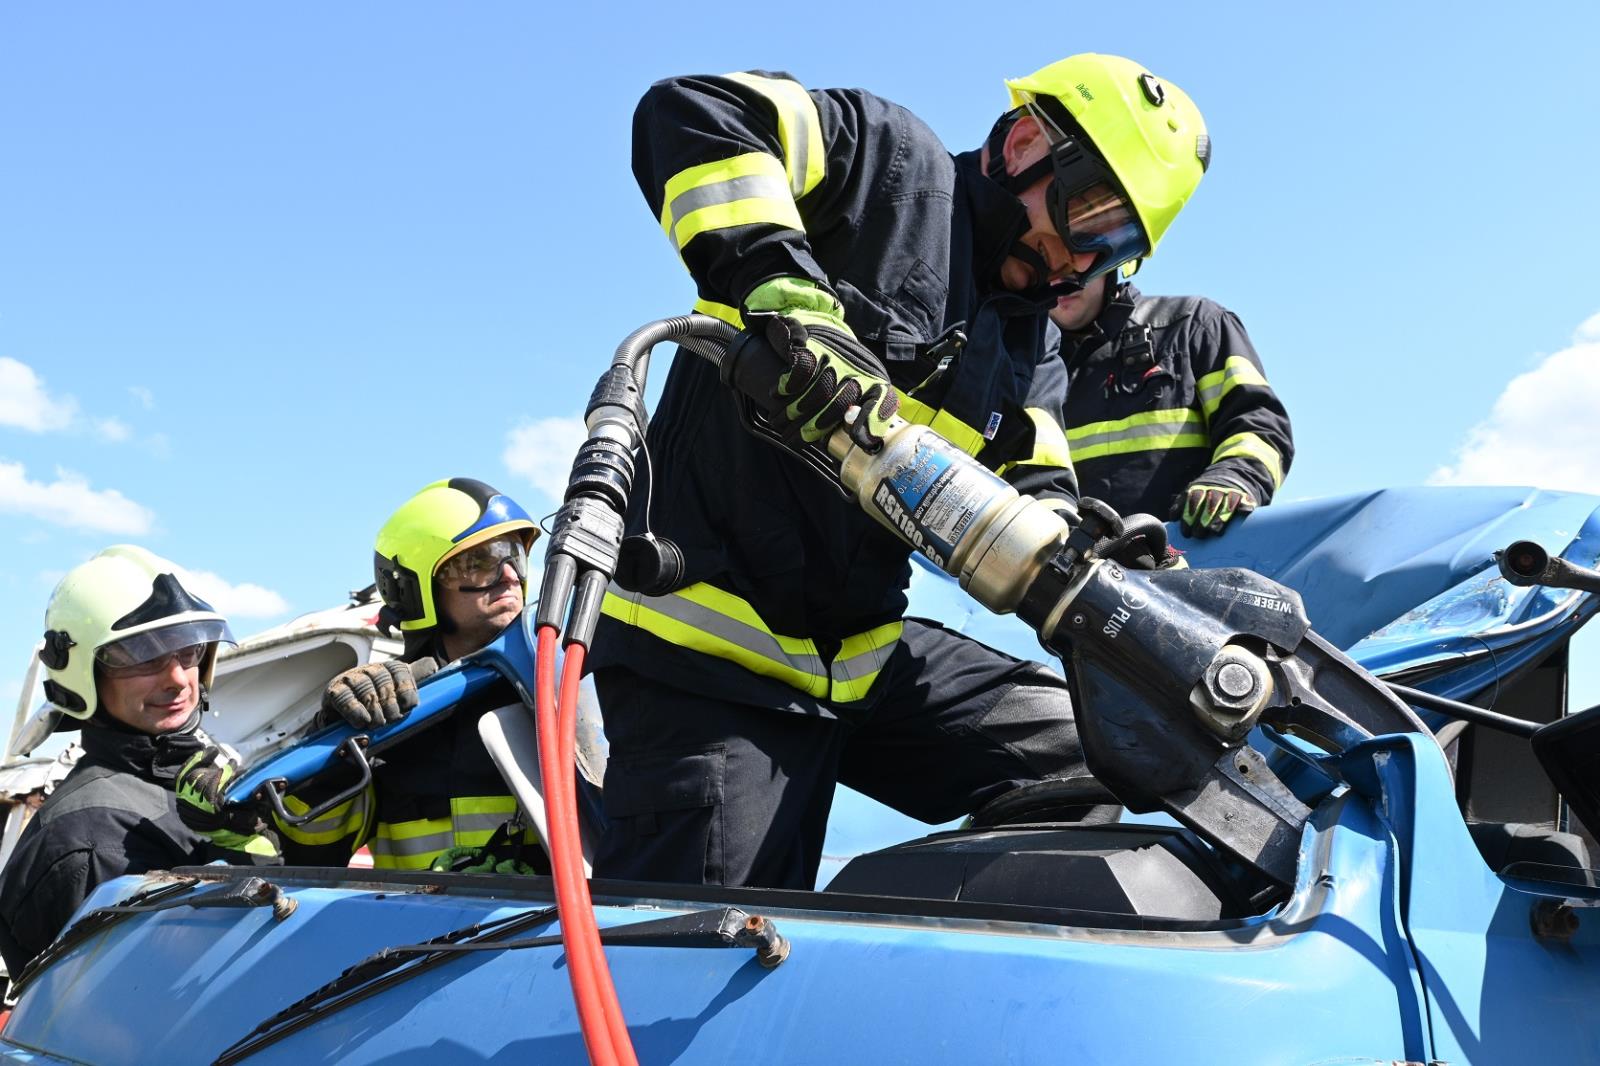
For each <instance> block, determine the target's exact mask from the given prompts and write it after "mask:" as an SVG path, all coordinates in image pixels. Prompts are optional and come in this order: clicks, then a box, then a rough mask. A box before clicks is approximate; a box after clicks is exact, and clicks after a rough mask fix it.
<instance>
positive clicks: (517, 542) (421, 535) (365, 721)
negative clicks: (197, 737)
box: [179, 478, 548, 873]
mask: <svg viewBox="0 0 1600 1066" xmlns="http://www.w3.org/2000/svg"><path fill="white" fill-rule="evenodd" d="M538 536H539V528H538V525H537V524H536V523H535V522H534V520H533V519H532V518H531V517H529V515H528V514H527V512H526V511H524V510H523V509H522V508H521V507H520V506H519V505H518V504H517V503H516V501H514V500H512V499H511V497H509V496H506V495H504V494H502V493H500V492H498V491H496V490H495V489H493V488H491V487H490V486H488V485H486V484H484V483H483V482H481V481H474V480H472V479H470V478H452V479H450V480H447V481H436V482H434V483H432V484H431V485H428V486H427V487H425V488H423V489H422V491H420V492H418V493H417V494H416V495H415V496H413V497H412V498H411V499H409V500H407V501H406V502H405V503H404V504H402V505H401V507H400V508H399V510H397V511H395V512H394V514H392V515H391V516H390V517H389V519H388V521H387V522H385V523H384V525H383V528H382V529H380V530H379V531H378V537H377V543H376V548H375V552H374V557H373V572H374V575H375V578H376V581H377V587H378V593H379V595H380V596H381V597H382V599H383V604H384V606H383V609H382V612H381V613H380V617H379V624H380V626H382V627H384V628H386V629H392V628H398V629H399V631H400V633H401V634H402V636H403V639H404V641H405V645H404V651H403V652H402V654H401V656H400V658H399V659H396V660H389V661H386V662H381V663H368V664H366V665H363V666H358V667H355V668H354V669H351V670H347V671H345V672H344V673H342V674H340V675H339V676H338V677H336V678H334V679H333V680H332V681H331V682H329V684H328V687H327V690H326V692H325V693H324V695H323V717H324V720H327V721H332V720H335V719H339V718H342V719H344V720H345V721H347V722H349V723H350V724H351V725H352V726H354V727H355V728H357V729H360V730H371V729H375V728H377V727H380V726H383V725H386V724H388V723H390V722H395V721H398V720H399V719H401V718H402V717H404V716H405V715H406V714H407V713H408V712H409V711H411V710H412V709H413V708H415V707H416V706H417V701H418V696H417V689H416V682H417V681H418V680H420V679H421V678H423V677H426V676H427V675H428V674H430V673H432V672H433V670H434V669H436V668H437V666H438V665H442V664H445V663H450V662H453V661H455V660H456V659H458V658H460V657H461V656H463V655H466V654H469V653H471V652H474V651H477V650H478V649H480V648H482V647H484V646H485V645H486V644H488V643H489V642H490V641H492V640H494V638H495V637H497V636H499V634H500V632H501V630H503V629H504V628H505V627H506V626H508V625H510V624H512V623H513V622H515V621H516V620H517V618H518V617H520V615H521V614H522V607H523V602H524V598H525V596H526V594H527V578H528V552H529V550H530V549H531V548H532V546H533V542H534V541H535V540H536V539H537V538H538ZM477 719H478V716H477V715H470V714H463V715H456V716H452V717H451V718H450V719H449V720H448V721H447V722H446V723H445V724H444V725H442V726H440V727H437V728H432V729H429V730H428V731H427V732H426V733H425V734H423V735H420V736H417V737H414V738H411V739H408V740H405V741H402V742H400V743H398V744H396V745H394V746H393V747H390V748H388V749H386V750H385V751H384V753H383V765H382V766H381V767H380V768H378V769H377V770H376V771H375V772H374V774H373V784H372V786H371V787H370V788H369V789H368V790H367V792H366V794H365V795H363V796H359V797H357V798H356V799H354V800H351V801H349V802H347V803H344V804H342V805H340V806H338V807H335V808H334V809H333V810H332V811H330V812H328V813H327V814H324V815H323V816H321V817H320V818H318V819H317V820H316V821H313V822H311V823H309V824H306V825H301V826H291V825H288V824H287V823H275V824H274V825H273V826H272V830H273V833H274V835H275V837H276V840H277V842H280V843H281V847H282V850H283V854H284V856H285V858H286V859H287V860H288V861H290V862H293V863H296V864H299V865H339V866H343V865H345V864H346V863H348V862H349V860H350V856H351V855H352V854H353V853H354V852H355V851H356V850H357V849H359V848H360V847H362V846H363V845H366V846H367V847H368V849H369V850H370V851H371V853H372V864H373V866H374V867H376V868H379V869H399V870H426V869H429V868H437V869H453V870H468V871H475V872H485V871H489V870H498V871H499V872H515V873H532V872H536V871H539V870H540V869H545V870H547V869H548V865H547V863H546V861H545V858H544V855H543V852H542V851H541V849H540V848H539V847H538V846H537V843H538V838H537V836H536V835H535V834H534V832H533V831H532V830H531V829H528V828H526V827H524V826H523V825H522V824H521V821H520V817H519V815H518V812H517V801H516V798H515V797H514V796H512V795H510V793H509V792H508V791H507V789H506V786H505V783H504V781H503V780H502V778H501V777H500V774H499V771H498V770H496V769H495V766H494V763H493V762H492V761H491V760H490V758H489V754H488V752H487V751H486V750H485V749H484V746H483V743H482V741H481V740H480V739H479V737H478V731H477V725H478V721H477ZM236 772H237V767H236V766H235V765H234V764H233V763H232V762H231V761H230V760H229V759H228V758H227V757H226V754H225V753H223V752H220V751H218V750H216V749H212V750H210V751H208V752H206V753H204V754H203V755H202V756H200V757H197V758H196V759H195V760H194V763H193V765H191V766H187V767H185V768H184V771H183V774H182V777H181V780H180V789H179V792H180V795H181V796H182V797H183V798H184V799H185V800H186V801H187V802H186V804H185V817H186V818H187V819H188V820H189V821H190V822H191V824H194V825H196V826H198V827H201V828H204V829H206V830H208V831H213V832H214V831H217V830H218V829H222V830H224V831H239V829H240V828H241V827H240V826H239V825H237V824H236V823H237V822H238V821H239V820H241V819H242V820H243V821H244V822H245V823H246V825H245V827H244V828H245V829H248V827H249V825H250V824H251V820H252V819H254V818H258V817H260V815H259V813H257V812H253V811H250V810H248V809H247V810H244V811H238V810H234V811H223V810H222V804H221V797H222V795H223V793H224V792H225V791H226V788H227V783H228V781H229V780H230V779H231V778H232V776H233V775H234V774H235V773H236ZM338 787H339V784H338V783H337V782H336V783H333V784H331V785H329V786H327V789H331V790H337V788H338ZM318 798H319V796H318V794H317V793H312V792H308V793H306V794H304V795H299V796H290V797H288V798H287V800H286V805H287V806H288V808H289V810H290V811H291V813H295V814H300V813H303V812H304V811H306V810H307V809H309V807H310V806H312V805H313V804H315V803H316V802H317V799H318ZM529 845H531V846H529Z"/></svg>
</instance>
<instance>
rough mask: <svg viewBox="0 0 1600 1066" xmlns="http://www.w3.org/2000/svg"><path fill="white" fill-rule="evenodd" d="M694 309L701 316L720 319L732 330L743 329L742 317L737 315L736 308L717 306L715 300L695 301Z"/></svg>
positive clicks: (723, 305)
mask: <svg viewBox="0 0 1600 1066" xmlns="http://www.w3.org/2000/svg"><path fill="white" fill-rule="evenodd" d="M694 309H695V310H696V311H698V312H699V313H700V314H702V315H710V316H711V317H712V318H720V319H722V321H724V322H726V323H727V324H728V325H730V326H732V327H733V328H734V329H744V317H743V316H742V315H740V314H739V310H738V308H735V307H729V306H728V305H727V304H719V303H717V302H716V301H715V300H696V301H695V302H694Z"/></svg>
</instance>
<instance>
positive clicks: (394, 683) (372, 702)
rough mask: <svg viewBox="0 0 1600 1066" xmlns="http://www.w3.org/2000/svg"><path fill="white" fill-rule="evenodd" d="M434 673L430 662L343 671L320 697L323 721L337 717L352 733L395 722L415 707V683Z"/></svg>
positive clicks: (393, 663) (387, 663) (394, 662)
mask: <svg viewBox="0 0 1600 1066" xmlns="http://www.w3.org/2000/svg"><path fill="white" fill-rule="evenodd" d="M436 669H438V667H437V664H435V663H434V661H433V660H432V659H418V660H417V661H416V662H415V663H404V662H401V661H400V660H399V659H389V660H386V661H384V662H381V663H366V664H364V665H362V666H357V667H355V668H353V669H350V670H346V671H345V672H344V673H342V674H340V675H339V676H338V677H336V678H334V679H333V680H332V681H330V682H328V687H327V689H326V690H325V691H324V692H323V693H322V713H323V717H324V718H325V719H327V720H329V721H331V720H333V717H334V716H335V715H337V716H338V717H339V718H342V719H344V720H345V721H346V722H348V723H350V725H351V726H353V727H354V728H356V729H376V728H378V727H379V726H383V725H388V724H389V723H390V722H398V721H399V720H400V719H402V718H404V717H405V716H406V715H408V714H410V713H411V712H412V711H413V710H415V709H416V706H417V683H418V682H419V681H422V680H423V679H424V678H426V677H428V675H430V674H432V673H433V672H434V671H435V670H436Z"/></svg>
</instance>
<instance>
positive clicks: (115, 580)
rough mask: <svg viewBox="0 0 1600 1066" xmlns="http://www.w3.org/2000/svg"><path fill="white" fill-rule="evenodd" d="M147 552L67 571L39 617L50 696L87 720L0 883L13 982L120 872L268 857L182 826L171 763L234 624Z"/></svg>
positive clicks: (196, 739)
mask: <svg viewBox="0 0 1600 1066" xmlns="http://www.w3.org/2000/svg"><path fill="white" fill-rule="evenodd" d="M177 575H178V570H177V568H176V567H175V566H173V564H172V563H169V562H167V561H166V560H164V559H161V558H159V557H157V556H155V555H152V554H151V553H150V552H148V551H145V550H144V549H143V548H137V547H133V546H131V545H118V546H116V547H111V548H107V549H105V550H104V551H102V552H100V553H99V554H98V555H96V556H95V557H94V558H92V559H90V560H89V561H88V562H86V563H83V564H82V565H80V566H77V567H75V568H73V569H72V570H71V571H69V572H68V574H67V576H66V577H64V578H62V579H61V583H60V584H58V585H57V586H56V588H55V592H54V593H53V594H52V595H51V597H50V604H49V606H48V607H47V608H46V610H45V635H44V645H43V647H42V648H41V649H40V651H39V658H40V660H41V661H42V662H43V664H44V667H45V673H46V677H47V680H46V681H45V684H44V689H45V697H46V698H47V699H48V700H49V701H50V703H51V704H53V705H54V707H55V708H56V710H57V711H58V712H59V713H60V714H61V715H62V716H63V719H62V720H63V722H65V721H66V720H67V719H71V720H72V721H73V723H74V725H78V724H81V727H82V733H81V734H80V735H81V743H82V745H83V757H82V758H81V759H79V760H78V763H77V765H76V766H74V767H73V768H72V772H71V773H69V774H68V775H67V776H66V778H65V779H64V780H63V781H62V782H61V784H60V785H59V786H57V787H56V790H55V791H54V792H53V793H51V794H50V796H49V798H48V799H46V800H45V801H44V805H43V806H42V807H40V808H39V811H38V813H37V814H35V815H34V816H33V819H32V820H31V821H30V822H29V823H28V825H27V827H26V828H25V829H24V830H23V831H22V835H21V837H20V838H19V839H18V841H17V847H16V851H15V852H14V853H13V854H12V856H11V859H10V861H9V862H8V863H7V864H6V868H5V871H4V874H3V876H0V955H3V956H4V957H5V963H6V968H7V970H8V972H10V973H11V975H12V976H16V974H18V973H19V972H20V971H21V970H22V968H23V966H25V965H26V964H27V963H28V961H29V960H30V959H32V958H33V957H34V956H35V955H37V954H38V953H39V952H40V951H42V950H43V949H44V948H45V947H46V946H47V945H48V944H49V943H50V941H52V940H54V939H55V937H56V935H57V934H58V933H60V932H61V930H62V928H63V927H64V926H65V925H66V923H67V919H68V918H69V917H71V915H72V912H73V911H75V910H77V909H78V906H79V905H80V904H81V903H82V902H83V901H84V899H85V898H86V897H87V896H88V895H89V893H90V892H91V891H93V890H94V888H95V886H97V885H99V884H100V883H101V882H103V881H109V880H111V879H112V878H115V877H121V876H123V875H124V874H139V873H145V872H147V871H149V870H164V869H170V868H172V867H175V866H190V865H196V864H203V863H208V862H211V861H213V860H214V859H217V858H225V859H228V860H230V861H243V862H250V861H256V860H261V861H265V859H266V858H267V857H266V856H263V855H260V854H256V855H252V854H250V853H249V852H250V850H251V848H252V847H253V844H252V842H250V841H248V840H246V839H244V838H239V837H235V838H231V839H221V840H218V841H215V842H213V841H209V840H207V839H206V838H205V837H202V836H200V835H199V834H197V833H196V832H194V831H193V830H191V829H189V828H188V827H187V826H185V825H184V824H183V822H182V821H181V820H180V819H179V817H178V810H177V800H176V797H175V796H174V795H173V779H174V777H175V776H176V774H177V772H178V768H179V766H181V765H182V763H183V761H184V760H185V759H187V758H188V756H189V755H190V754H191V753H192V752H193V750H194V746H195V745H196V744H197V743H198V744H203V743H205V734H204V732H203V731H202V730H201V728H200V720H201V715H202V714H203V713H204V712H205V709H206V703H207V689H208V688H209V686H210V684H211V678H212V674H213V672H214V671H215V669H216V664H217V648H218V645H219V644H222V643H228V644H232V643H234V640H233V634H232V633H231V632H229V630H228V623H227V622H226V621H225V620H224V619H223V617H222V616H221V615H220V614H218V613H217V612H216V611H214V610H213V609H212V608H211V606H210V605H209V604H207V603H206V602H205V601H204V600H201V599H200V598H199V597H197V596H195V595H194V594H193V593H192V592H190V591H189V590H188V589H187V588H185V587H184V585H183V583H182V581H181V580H180V579H179V578H178V576H177ZM219 845H227V846H219Z"/></svg>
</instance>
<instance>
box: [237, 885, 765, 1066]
mask: <svg viewBox="0 0 1600 1066" xmlns="http://www.w3.org/2000/svg"><path fill="white" fill-rule="evenodd" d="M556 915H557V911H556V908H555V907H545V908H543V909H542V910H536V911H527V912H525V913H523V914H514V915H512V916H510V917H509V918H499V919H496V920H495V921H492V922H482V923H480V924H478V925H469V926H466V927H464V928H461V929H456V930H454V931H452V932H449V933H445V934H444V935H442V936H437V937H434V938H433V939H432V940H426V941H423V942H422V943H420V944H402V945H399V946H396V947H388V948H384V949H382V950H381V951H377V952H374V953H373V954H371V955H368V956H367V957H366V958H364V959H362V960H361V961H360V962H358V963H356V964H355V965H354V966H351V967H349V968H348V969H346V970H345V971H344V972H343V973H341V974H340V975H339V976H338V977H335V978H334V979H333V980H332V981H329V982H328V983H327V984H325V985H323V986H322V987H321V988H318V989H316V990H315V991H314V992H312V993H310V994H309V995H307V996H304V997H302V998H301V999H299V1000H297V1001H295V1002H294V1003H291V1004H290V1005H289V1006H287V1007H285V1008H284V1009H283V1010H281V1011H279V1012H278V1013H277V1014H274V1015H273V1016H272V1017H270V1018H268V1019H267V1020H266V1021H264V1022H262V1023H261V1024H260V1025H258V1026H256V1027H255V1029H254V1030H252V1031H251V1032H250V1033H248V1034H247V1035H246V1036H245V1037H244V1038H243V1039H242V1040H239V1041H238V1042H237V1043H234V1044H232V1045H231V1046H229V1047H228V1048H227V1049H226V1050H224V1051H223V1052H222V1054H220V1055H218V1056H217V1058H216V1060H215V1064H214V1066H229V1064H230V1063H235V1062H240V1061H242V1060H244V1059H246V1058H249V1057H250V1056H251V1055H254V1054H255V1053H256V1052H258V1051H260V1050H262V1049H263V1048H266V1047H269V1046H270V1045H272V1044H275V1043H277V1042H278V1041H280V1040H282V1039H283V1038H285V1037H287V1036H289V1035H291V1034H293V1033H297V1032H299V1031H300V1030H301V1029H304V1028H306V1027H307V1026H309V1025H311V1024H313V1023H315V1022H317V1021H320V1020H321V1019H323V1018H326V1017H327V1016H328V1015H330V1014H334V1013H336V1012H338V1011H341V1010H343V1009H344V1008H345V1007H348V1006H351V1005H352V1004H355V1003H359V1002H361V1001H362V1000H364V999H367V998H368V997H370V996H374V995H376V994H377V993H379V992H382V991H384V990H386V989H389V988H392V987H394V986H395V985H397V984H399V983H401V982H402V981H406V980H409V979H410V978H412V977H414V976H416V975H417V974H419V973H425V972H426V971H428V970H431V969H433V968H434V967H436V966H439V965H440V964H442V963H444V962H446V961H447V960H449V959H451V958H453V957H455V956H456V955H458V954H462V953H465V952H473V951H517V950H520V949H523V948H546V947H557V946H559V945H560V944H561V937H560V935H559V934H552V935H546V936H535V937H526V938H523V939H520V940H517V939H509V938H511V937H513V936H514V935H515V934H517V933H520V932H522V931H523V930H524V929H527V928H529V927H530V926H534V925H538V924H540V923H542V922H545V921H548V920H551V919H554V918H555V917H556ZM600 942H601V943H602V944H610V945H612V946H614V947H645V946H649V947H681V948H739V947H742V948H751V949H753V950H754V951H755V953H756V958H757V960H759V961H760V963H761V965H762V966H765V967H766V968H768V969H771V968H772V967H774V966H777V965H778V964H779V963H781V962H783V960H784V959H786V958H788V957H789V941H788V940H787V939H786V938H785V937H784V936H783V935H782V934H781V933H779V932H778V926H777V923H775V922H773V921H770V920H769V919H767V918H764V917H762V916H761V915H759V914H747V913H745V912H744V911H742V910H740V909H739V908H737V907H723V908H722V909H720V910H714V911H695V912H692V913H690V914H679V915H674V916H673V917H671V918H658V919H655V920H653V921H648V922H635V923H632V924H630V925H613V926H608V927H607V928H605V929H602V930H600ZM413 959H415V960H416V961H415V962H412V960H413ZM408 962H412V964H411V965H409V966H408V965H406V964H407V963H408Z"/></svg>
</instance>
